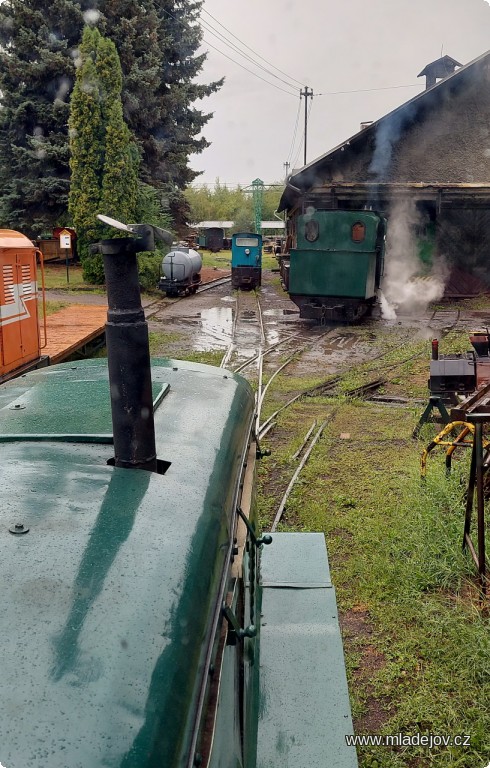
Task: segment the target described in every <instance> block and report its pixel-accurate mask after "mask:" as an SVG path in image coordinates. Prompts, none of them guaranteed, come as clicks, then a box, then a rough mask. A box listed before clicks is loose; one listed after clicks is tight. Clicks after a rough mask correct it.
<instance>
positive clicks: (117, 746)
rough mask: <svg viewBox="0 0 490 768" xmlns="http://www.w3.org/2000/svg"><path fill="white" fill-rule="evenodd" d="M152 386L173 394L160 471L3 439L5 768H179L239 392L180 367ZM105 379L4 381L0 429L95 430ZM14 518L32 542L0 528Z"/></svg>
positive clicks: (212, 581)
mask: <svg viewBox="0 0 490 768" xmlns="http://www.w3.org/2000/svg"><path fill="white" fill-rule="evenodd" d="M174 368H177V370H174ZM153 381H154V386H155V388H156V391H158V390H159V389H160V388H161V386H162V385H163V384H164V383H165V382H168V383H169V384H170V391H169V393H168V395H167V396H166V397H165V399H164V400H163V402H162V403H161V404H160V405H159V407H158V408H157V409H156V412H155V425H156V431H157V455H158V458H160V459H163V460H165V461H169V462H171V466H170V468H169V469H168V471H167V472H166V474H165V475H157V474H153V473H148V472H144V471H140V470H125V469H115V468H113V467H111V466H108V465H107V461H108V460H109V459H110V458H111V457H112V455H113V450H112V446H111V445H110V444H103V443H97V442H95V443H93V444H92V443H86V442H74V443H65V442H56V441H49V440H48V441H47V442H40V441H37V440H33V441H27V442H26V441H22V442H21V441H17V440H15V439H14V440H10V441H9V442H4V443H2V444H1V445H0V461H1V464H2V485H1V491H0V502H1V511H0V522H1V526H0V537H1V538H2V559H1V562H0V573H1V576H2V585H3V587H2V600H3V604H2V614H1V618H0V632H1V636H2V641H3V642H2V650H3V653H2V687H1V691H2V695H1V699H0V762H2V763H3V764H4V765H5V766H8V768H46V767H47V766H49V768H102V767H104V768H157V766H158V768H177V767H179V768H180V766H184V765H186V764H187V758H188V752H189V744H190V737H191V727H192V724H193V720H194V715H195V710H196V704H197V696H198V691H199V686H200V684H201V680H202V677H203V671H204V657H205V652H206V648H207V645H208V643H209V641H210V638H211V620H212V616H213V614H214V610H215V600H216V595H217V591H218V583H219V580H220V578H221V573H222V570H223V566H224V562H225V558H226V552H227V550H228V547H229V544H230V525H231V520H232V513H233V507H234V501H235V492H236V487H237V483H238V480H239V474H240V467H241V462H242V460H243V452H244V450H245V446H246V443H247V430H248V425H249V423H250V420H251V417H252V412H253V395H252V392H251V390H250V387H249V386H248V384H247V383H246V382H244V381H243V380H242V379H240V378H239V377H235V376H233V375H231V374H227V373H226V372H224V371H223V370H221V369H214V368H210V367H208V366H202V365H199V364H190V363H182V362H179V361H177V362H172V361H159V362H158V363H156V364H155V365H154V367H153ZM102 382H104V384H105V385H106V384H107V368H106V361H105V360H97V361H87V362H84V363H79V364H76V365H75V366H74V365H73V364H67V365H62V366H56V367H53V368H48V369H44V370H42V371H38V372H35V373H32V374H29V375H27V376H25V377H22V378H21V379H17V380H13V381H11V382H9V383H7V384H6V385H3V386H2V387H1V388H0V434H2V433H3V434H4V435H5V433H9V434H10V436H11V437H12V435H13V434H14V433H22V432H36V433H39V434H41V435H42V434H44V435H49V434H50V433H52V432H55V433H57V434H59V433H60V432H66V433H67V434H73V433H80V432H81V433H83V434H85V435H90V434H105V433H107V431H108V429H109V431H110V422H108V411H107V407H106V406H107V398H106V395H105V394H104V386H103V384H102ZM19 402H21V403H22V404H23V405H25V406H26V407H25V408H24V409H17V410H16V411H15V412H14V411H12V410H11V408H10V406H11V405H14V404H15V403H19ZM66 403H68V404H69V406H68V407H66ZM17 522H22V523H24V524H25V525H28V526H29V528H30V531H29V533H27V534H26V535H23V536H14V535H12V534H11V533H9V530H8V529H9V527H10V526H11V525H12V524H14V523H17Z"/></svg>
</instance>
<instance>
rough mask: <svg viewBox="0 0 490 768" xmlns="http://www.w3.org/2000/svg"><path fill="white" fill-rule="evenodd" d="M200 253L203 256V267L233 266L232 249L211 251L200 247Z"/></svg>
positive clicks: (220, 267)
mask: <svg viewBox="0 0 490 768" xmlns="http://www.w3.org/2000/svg"><path fill="white" fill-rule="evenodd" d="M198 253H199V254H200V255H201V258H202V265H203V267H213V268H214V267H216V268H217V269H228V268H229V267H230V266H231V251H219V252H218V253H211V251H206V250H205V249H202V248H199V251H198Z"/></svg>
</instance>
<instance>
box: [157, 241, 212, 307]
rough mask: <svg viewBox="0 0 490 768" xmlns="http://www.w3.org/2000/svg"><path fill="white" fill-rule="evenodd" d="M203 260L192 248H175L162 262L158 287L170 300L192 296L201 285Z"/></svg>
mask: <svg viewBox="0 0 490 768" xmlns="http://www.w3.org/2000/svg"><path fill="white" fill-rule="evenodd" d="M201 268H202V259H201V256H200V254H199V253H198V252H197V251H195V250H193V249H192V248H187V247H184V246H182V247H181V246H178V247H175V248H174V249H173V250H172V251H170V252H169V253H168V254H167V255H166V256H165V257H164V258H163V260H162V273H163V274H162V275H161V277H160V280H159V283H158V287H159V289H160V290H161V291H164V292H165V293H166V295H167V296H168V297H169V298H177V297H179V296H190V295H191V294H194V293H196V291H197V289H198V288H199V286H200V285H201Z"/></svg>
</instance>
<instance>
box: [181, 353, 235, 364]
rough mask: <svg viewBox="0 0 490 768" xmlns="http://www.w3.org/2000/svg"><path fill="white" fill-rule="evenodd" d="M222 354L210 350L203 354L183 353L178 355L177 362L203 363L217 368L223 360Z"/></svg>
mask: <svg viewBox="0 0 490 768" xmlns="http://www.w3.org/2000/svg"><path fill="white" fill-rule="evenodd" d="M223 355H224V352H223V350H219V349H210V350H206V351H203V352H187V353H186V352H183V353H179V355H178V359H179V360H187V361H189V362H190V363H204V364H205V365H216V366H219V365H220V363H221V361H222V359H223Z"/></svg>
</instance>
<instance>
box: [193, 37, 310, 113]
mask: <svg viewBox="0 0 490 768" xmlns="http://www.w3.org/2000/svg"><path fill="white" fill-rule="evenodd" d="M203 42H205V43H206V45H209V47H210V48H213V49H214V50H215V51H218V53H221V55H222V56H224V57H225V58H226V59H229V60H230V61H232V62H233V63H234V64H236V65H237V66H239V67H241V68H242V69H244V70H245V71H246V72H250V74H251V75H254V77H258V78H259V80H262V81H263V82H264V83H267V85H270V86H272V88H276V89H277V90H278V91H282V92H283V93H287V94H289V96H294V97H295V98H297V94H296V93H293V91H286V89H285V88H281V87H280V86H279V85H276V84H275V83H271V82H270V80H266V79H265V77H262V76H261V75H258V74H257V72H254V71H253V70H252V69H249V68H248V67H245V66H244V65H243V64H240V62H239V61H237V60H236V59H232V57H231V56H228V54H227V53H224V51H220V49H219V48H216V46H215V45H212V44H211V43H210V42H209V40H206V38H205V37H203Z"/></svg>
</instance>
